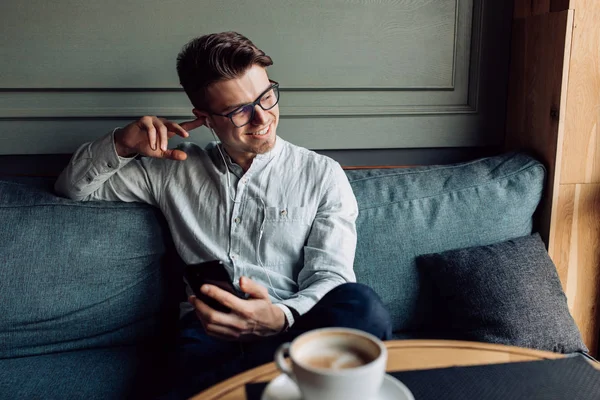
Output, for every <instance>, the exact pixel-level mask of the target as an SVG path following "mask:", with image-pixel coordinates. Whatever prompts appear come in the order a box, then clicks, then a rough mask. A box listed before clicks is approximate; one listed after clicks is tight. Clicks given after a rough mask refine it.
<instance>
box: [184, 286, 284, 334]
mask: <svg viewBox="0 0 600 400" xmlns="http://www.w3.org/2000/svg"><path fill="white" fill-rule="evenodd" d="M240 287H241V288H242V291H244V293H248V294H249V295H250V298H249V299H248V300H243V299H240V298H238V297H236V296H234V295H232V294H231V293H228V292H226V291H224V290H222V289H220V288H218V287H216V286H213V285H203V286H202V288H201V290H202V293H204V294H206V295H207V296H210V297H212V298H213V299H215V300H217V301H218V302H220V303H222V304H223V305H225V306H227V307H228V308H230V309H231V312H230V313H222V312H219V311H216V310H214V309H212V308H210V307H209V306H207V305H206V304H205V303H203V302H202V301H200V300H198V298H196V296H190V298H189V299H188V301H189V302H190V303H191V304H192V305H193V306H194V308H195V309H196V315H197V316H198V318H199V319H200V321H201V322H202V325H203V326H204V330H205V331H206V333H208V334H209V335H211V336H216V337H219V338H221V339H225V340H236V339H240V338H241V337H247V336H248V335H251V336H270V335H275V334H277V333H279V332H281V330H282V329H283V326H284V324H285V315H284V314H283V311H282V310H281V309H280V308H279V307H277V306H275V305H273V304H272V303H271V300H270V299H269V293H268V291H267V289H266V288H265V287H263V286H261V285H259V284H258V283H256V282H254V281H252V280H251V279H249V278H246V277H241V278H240Z"/></svg>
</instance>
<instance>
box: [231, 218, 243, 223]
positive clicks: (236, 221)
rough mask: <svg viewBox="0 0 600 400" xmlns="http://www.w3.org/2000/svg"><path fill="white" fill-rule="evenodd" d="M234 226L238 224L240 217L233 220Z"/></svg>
mask: <svg viewBox="0 0 600 400" xmlns="http://www.w3.org/2000/svg"><path fill="white" fill-rule="evenodd" d="M233 221H234V222H235V223H236V224H239V223H240V222H241V221H242V219H241V218H240V217H237V218H236V219H234V220H233Z"/></svg>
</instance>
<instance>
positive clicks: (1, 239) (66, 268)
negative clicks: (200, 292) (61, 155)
mask: <svg viewBox="0 0 600 400" xmlns="http://www.w3.org/2000/svg"><path fill="white" fill-rule="evenodd" d="M160 218H161V216H160V213H159V212H158V211H157V210H155V209H154V208H152V207H149V206H145V205H141V204H134V203H129V204H127V203H116V202H114V203H113V202H101V203H100V202H87V203H82V202H76V201H71V200H67V199H64V198H60V197H57V196H55V195H53V194H52V191H51V182H48V181H47V180H46V181H44V180H23V181H22V182H20V181H18V180H17V181H0V220H1V221H2V224H3V226H4V228H3V229H0V249H2V251H1V253H0V277H1V279H0V293H2V295H1V298H2V301H0V315H1V316H2V317H1V318H0V359H1V358H8V357H20V356H29V355H39V354H45V353H51V352H59V351H67V350H75V349H89V348H94V347H103V346H115V345H125V344H130V343H140V342H143V341H146V340H148V341H151V340H155V339H157V338H159V337H160V336H161V335H163V334H167V331H168V328H164V327H165V326H166V325H164V324H162V323H161V322H162V321H166V320H167V319H169V318H173V317H171V316H170V315H169V312H173V308H174V313H175V314H174V321H173V323H172V325H173V326H174V325H175V323H174V322H175V321H176V318H177V314H176V313H177V310H176V301H171V302H169V301H167V300H166V298H167V295H168V293H169V290H170V286H169V285H167V282H171V281H170V280H169V279H167V278H166V277H165V274H166V273H168V272H169V271H167V270H165V269H164V268H161V260H163V258H164V256H165V253H166V248H167V244H168V243H169V241H168V240H167V236H166V235H168V234H166V233H165V232H166V230H165V229H164V227H162V224H161V220H160ZM171 273H174V274H175V275H176V276H177V277H178V279H179V281H181V272H180V271H171ZM173 304H174V306H173ZM163 328H164V329H163Z"/></svg>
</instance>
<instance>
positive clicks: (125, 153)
mask: <svg viewBox="0 0 600 400" xmlns="http://www.w3.org/2000/svg"><path fill="white" fill-rule="evenodd" d="M122 132H123V129H121V128H117V129H116V130H115V133H114V135H113V137H114V141H115V150H116V151H117V155H118V156H119V157H123V158H130V157H133V156H135V155H136V153H135V152H134V151H131V149H130V148H128V147H125V146H123V145H122V144H121V141H120V138H121V135H122Z"/></svg>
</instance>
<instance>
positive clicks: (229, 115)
mask: <svg viewBox="0 0 600 400" xmlns="http://www.w3.org/2000/svg"><path fill="white" fill-rule="evenodd" d="M269 82H271V86H269V88H268V89H267V90H265V91H264V92H262V93H261V94H260V96H258V98H257V99H256V100H254V101H253V102H252V103H248V104H243V105H241V106H239V107H238V108H236V109H235V110H233V111H231V112H229V113H227V114H218V113H215V112H211V113H210V115H218V116H219V117H227V118H229V120H230V121H231V123H232V124H233V126H235V127H236V128H241V127H243V126H246V125H248V124H249V123H250V122H252V120H253V119H254V115H255V114H256V106H257V105H258V106H259V107H260V108H262V109H263V110H264V111H268V110H271V109H273V107H275V106H276V105H277V104H279V82H275V81H274V80H271V79H269ZM273 89H277V91H276V94H277V101H275V104H273V105H272V106H271V107H269V108H264V107H263V106H262V104H260V101H261V100H262V98H263V96H264V95H265V94H267V93H268V92H269V91H271V90H273ZM248 106H252V114H250V119H248V122H246V123H245V124H243V125H236V123H235V122H233V114H235V113H236V112H238V111H239V110H241V109H242V108H244V107H248Z"/></svg>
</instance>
